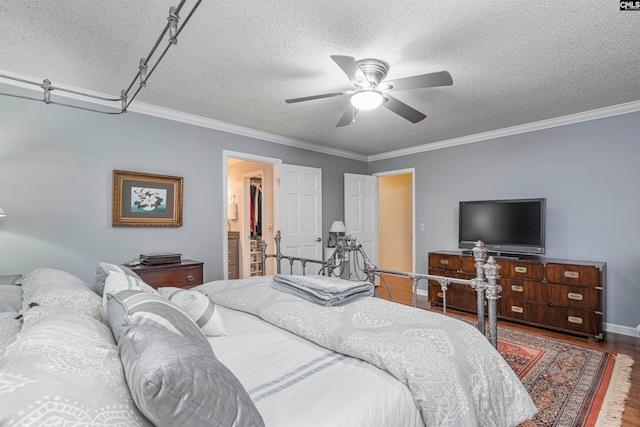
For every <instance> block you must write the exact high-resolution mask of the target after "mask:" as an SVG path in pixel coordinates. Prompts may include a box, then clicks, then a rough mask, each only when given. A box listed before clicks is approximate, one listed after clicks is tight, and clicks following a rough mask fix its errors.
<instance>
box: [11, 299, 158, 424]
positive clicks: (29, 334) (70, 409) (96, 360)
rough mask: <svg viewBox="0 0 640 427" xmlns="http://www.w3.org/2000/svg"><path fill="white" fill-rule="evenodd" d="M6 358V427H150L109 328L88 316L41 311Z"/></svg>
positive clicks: (31, 316)
mask: <svg viewBox="0 0 640 427" xmlns="http://www.w3.org/2000/svg"><path fill="white" fill-rule="evenodd" d="M23 321H24V323H23V326H22V330H21V331H20V332H18V333H17V339H16V341H15V342H14V343H13V344H10V345H9V346H8V347H7V349H6V352H5V355H4V357H3V358H2V363H1V365H2V368H1V369H0V384H2V387H0V408H2V410H0V425H2V426H9V425H12V426H36V425H37V426H52V425H65V426H71V425H73V426H89V425H93V426H98V425H99V426H103V427H105V426H114V427H116V426H151V423H149V421H148V420H147V419H146V418H145V417H144V416H143V415H142V414H141V413H140V411H139V410H138V408H137V407H136V405H135V403H134V401H133V399H132V398H131V393H130V392H129V388H128V387H127V383H126V380H125V376H124V370H123V367H122V363H121V362H120V358H119V357H118V349H117V347H116V344H115V342H114V340H113V336H112V335H111V331H110V330H109V328H108V327H107V326H106V325H104V324H102V323H101V322H99V321H97V320H95V319H92V318H90V317H87V316H85V315H83V314H80V313H77V312H74V311H71V310H67V309H64V308H59V307H51V306H39V307H33V308H31V309H29V310H27V311H26V312H25V313H24V314H23Z"/></svg>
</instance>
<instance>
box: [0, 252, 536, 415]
mask: <svg viewBox="0 0 640 427" xmlns="http://www.w3.org/2000/svg"><path fill="white" fill-rule="evenodd" d="M354 243H355V242H352V243H349V245H352V247H353V248H354V249H355V248H357V245H355V244H354ZM261 246H262V245H261ZM263 251H264V249H263ZM265 255H266V254H265ZM271 257H275V258H277V260H278V261H282V260H284V261H285V263H286V261H287V260H289V259H290V258H293V257H285V256H284V255H282V254H281V253H280V251H279V250H278V251H276V254H273V255H272V256H266V257H265V258H264V259H267V258H271ZM365 259H366V258H365ZM332 267H334V268H335V266H332V265H331V262H329V263H325V264H322V265H321V272H322V269H325V271H326V272H329V271H331V269H332ZM263 271H264V270H263ZM97 272H99V273H100V274H97V276H96V284H94V285H89V284H87V283H85V282H83V281H82V280H80V279H78V278H77V277H75V276H73V275H72V274H69V273H67V272H63V271H59V270H54V269H37V270H35V271H34V272H32V273H31V274H29V275H28V276H27V277H26V278H25V280H24V281H23V285H22V287H21V289H20V291H21V292H22V291H24V294H20V295H19V297H18V298H14V300H15V301H19V302H15V301H14V304H13V305H14V309H13V312H12V311H11V309H9V311H8V312H5V313H0V408H1V410H0V425H12V426H36V425H37V426H39V425H52V424H56V425H68V426H72V425H74V426H75V425H92V426H113V425H118V426H149V425H156V426H175V425H180V426H181V427H189V426H204V425H220V426H238V427H245V426H263V425H266V426H274V427H286V426H296V427H300V426H318V427H320V426H327V427H328V426H353V427H356V426H358V427H360V426H394V427H403V426H425V425H428V426H512V425H516V424H518V423H520V422H522V421H524V420H526V419H528V418H530V417H532V416H533V415H534V414H535V412H536V411H537V409H536V408H535V406H534V404H533V402H532V401H531V399H530V397H529V395H528V393H527V391H526V390H525V389H524V387H523V386H522V384H521V383H520V381H519V380H518V378H517V377H516V375H515V374H514V373H513V371H512V370H511V369H510V368H509V366H508V365H507V364H506V362H504V360H503V359H502V358H501V356H500V355H499V353H498V352H497V351H496V350H495V348H494V347H493V346H492V344H491V341H490V340H489V339H487V337H486V336H485V333H481V332H479V331H478V329H476V328H475V327H474V326H472V325H470V324H469V323H468V322H463V321H460V320H458V319H456V318H454V317H451V316H444V315H442V314H439V313H435V312H430V311H426V310H420V309H416V308H414V307H410V306H404V305H400V304H396V303H393V302H390V301H386V300H383V299H380V298H370V297H362V298H356V299H355V300H353V301H351V300H349V302H348V303H346V304H342V303H340V304H336V305H320V304H317V303H314V302H310V301H308V300H307V299H305V298H300V297H299V296H297V295H295V293H293V294H292V293H291V292H284V291H282V290H281V289H279V288H278V286H279V285H281V284H282V280H283V279H287V280H296V281H297V280H299V279H292V278H291V277H293V276H291V275H287V274H282V272H281V273H280V274H276V275H275V276H258V277H252V278H249V279H240V280H218V281H213V282H208V283H205V284H203V285H200V286H198V287H196V288H193V289H190V290H185V289H176V288H160V289H153V288H151V287H149V286H148V285H146V284H145V283H144V282H142V281H141V280H140V279H139V278H136V277H135V273H133V272H131V271H126V268H123V267H122V266H117V265H112V264H107V263H99V264H98V270H97ZM366 273H367V275H368V276H369V277H371V278H375V276H376V274H379V273H380V271H376V269H375V266H373V267H372V266H368V267H366ZM479 274H480V273H479ZM429 277H433V276H429ZM311 279H312V280H315V277H312V278H311ZM415 279H416V281H417V279H418V278H417V277H416V278H415ZM301 280H307V279H301ZM318 280H325V279H318ZM331 280H333V281H336V280H337V281H338V282H341V281H340V280H339V279H335V278H333V279H331ZM447 280H448V279H443V281H442V284H443V285H445V286H446V285H447V283H448V281H447ZM414 283H415V282H414ZM487 283H488V281H485V280H482V281H481V280H479V279H478V280H475V281H473V282H472V283H469V285H470V286H472V285H473V286H476V287H481V288H484V289H486V286H491V285H487ZM341 285H343V286H353V288H354V289H356V288H357V287H358V286H360V284H353V283H350V284H349V285H346V284H344V283H341ZM331 286H334V283H333V282H332V283H331ZM16 288H17V287H16ZM13 290H16V291H17V289H12V291H13ZM16 295H17V294H16ZM212 350H213V351H212Z"/></svg>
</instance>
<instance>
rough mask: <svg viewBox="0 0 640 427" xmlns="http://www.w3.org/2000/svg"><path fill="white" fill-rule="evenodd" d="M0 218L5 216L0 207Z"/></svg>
mask: <svg viewBox="0 0 640 427" xmlns="http://www.w3.org/2000/svg"><path fill="white" fill-rule="evenodd" d="M0 216H7V214H6V213H4V211H3V210H2V208H1V207H0Z"/></svg>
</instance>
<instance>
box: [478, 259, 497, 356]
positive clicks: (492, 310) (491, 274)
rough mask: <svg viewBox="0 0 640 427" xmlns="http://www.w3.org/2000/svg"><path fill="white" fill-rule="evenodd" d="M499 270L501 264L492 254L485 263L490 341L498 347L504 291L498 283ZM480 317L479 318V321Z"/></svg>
mask: <svg viewBox="0 0 640 427" xmlns="http://www.w3.org/2000/svg"><path fill="white" fill-rule="evenodd" d="M498 271H500V266H499V265H498V263H497V262H496V260H495V258H494V257H492V256H490V257H489V260H488V261H487V263H486V264H485V265H484V274H485V275H486V276H487V282H486V283H487V285H486V286H487V290H486V293H487V300H489V301H488V304H489V325H490V326H491V327H490V328H489V341H490V342H491V345H493V346H494V347H495V348H498V328H497V324H498V298H500V292H502V286H500V285H498ZM479 321H480V319H478V322H479Z"/></svg>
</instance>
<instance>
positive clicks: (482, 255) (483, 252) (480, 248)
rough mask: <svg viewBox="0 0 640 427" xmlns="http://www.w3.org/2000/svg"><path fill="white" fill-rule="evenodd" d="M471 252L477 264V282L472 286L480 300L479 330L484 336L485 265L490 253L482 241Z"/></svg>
mask: <svg viewBox="0 0 640 427" xmlns="http://www.w3.org/2000/svg"><path fill="white" fill-rule="evenodd" d="M471 251H472V252H473V259H474V261H475V263H476V280H475V281H474V284H475V285H472V287H474V288H475V289H476V292H477V299H478V330H479V331H480V333H481V334H483V335H484V333H485V320H484V304H485V289H486V282H485V281H484V263H485V261H486V260H487V253H488V252H489V251H488V250H487V248H485V247H484V242H482V241H477V242H476V246H475V247H474V248H473V249H472V250H471ZM481 319H482V321H481Z"/></svg>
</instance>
